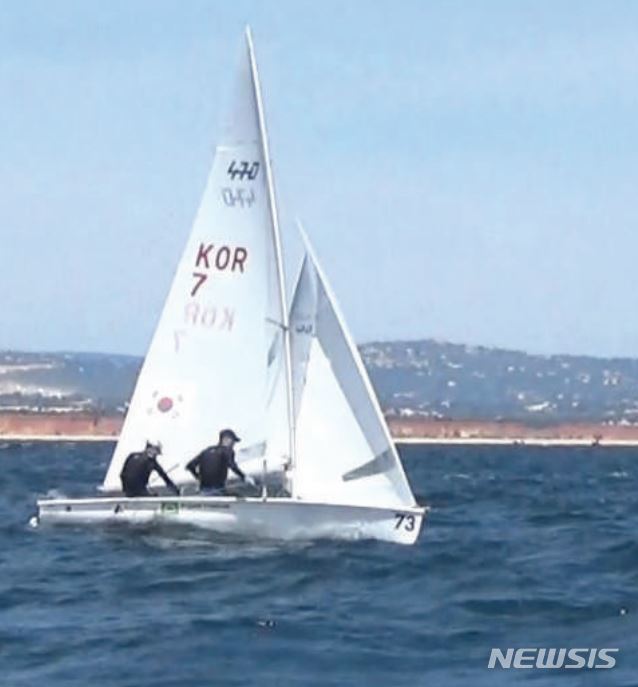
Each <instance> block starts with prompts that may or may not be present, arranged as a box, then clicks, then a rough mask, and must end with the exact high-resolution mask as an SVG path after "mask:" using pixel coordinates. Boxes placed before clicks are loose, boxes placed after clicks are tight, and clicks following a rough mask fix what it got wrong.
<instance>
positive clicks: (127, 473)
mask: <svg viewBox="0 0 638 687" xmlns="http://www.w3.org/2000/svg"><path fill="white" fill-rule="evenodd" d="M152 472H156V473H157V474H158V475H159V476H160V477H161V478H162V479H163V480H164V482H165V484H166V486H167V487H168V488H169V489H170V490H171V491H173V492H174V493H175V494H177V495H179V489H178V488H177V487H176V486H175V484H174V483H173V481H172V480H171V478H170V477H169V476H168V475H167V474H166V473H165V472H164V469H163V468H162V466H161V465H160V464H159V463H158V462H157V458H153V457H151V456H149V455H148V454H147V453H144V452H143V451H142V452H140V453H131V455H130V456H129V457H128V458H127V459H126V461H124V467H123V468H122V472H120V479H121V480H122V491H123V492H124V493H125V494H126V496H150V494H149V492H148V489H147V485H148V480H149V478H150V476H151V473H152Z"/></svg>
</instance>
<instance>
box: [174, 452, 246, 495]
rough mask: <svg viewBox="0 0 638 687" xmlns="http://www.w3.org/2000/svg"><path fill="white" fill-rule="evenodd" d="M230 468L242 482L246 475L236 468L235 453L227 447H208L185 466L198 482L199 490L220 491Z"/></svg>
mask: <svg viewBox="0 0 638 687" xmlns="http://www.w3.org/2000/svg"><path fill="white" fill-rule="evenodd" d="M228 468H230V469H231V470H232V471H233V472H234V473H235V474H236V475H237V477H239V478H240V479H242V480H245V479H246V475H244V473H243V472H242V471H241V470H240V469H239V467H237V463H236V462H235V451H233V449H232V448H230V447H228V446H220V445H217V446H209V447H208V448H205V449H204V450H203V451H202V452H201V453H200V454H199V455H197V456H195V458H193V460H191V461H190V463H188V464H187V465H186V469H187V470H188V471H189V472H191V473H192V474H193V476H194V477H195V478H196V479H198V480H199V486H200V488H201V489H222V488H223V487H224V485H225V484H226V478H227V477H228Z"/></svg>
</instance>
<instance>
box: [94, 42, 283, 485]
mask: <svg viewBox="0 0 638 687" xmlns="http://www.w3.org/2000/svg"><path fill="white" fill-rule="evenodd" d="M283 284H284V278H283V267H282V261H281V249H280V243H279V227H278V221H277V210H276V204H275V196H274V190H273V184H272V177H271V171H270V160H269V155H268V142H267V138H266V132H265V124H264V118H263V110H262V103H261V94H260V88H259V81H258V75H257V69H256V64H255V58H254V53H253V48H252V41H251V38H250V33H249V32H248V31H247V34H246V49H245V52H244V54H243V55H242V59H241V62H240V68H239V74H238V76H237V83H236V92H235V98H234V106H233V107H232V109H231V110H230V113H229V116H228V118H227V120H226V123H225V126H224V128H223V134H222V137H221V140H220V142H219V144H218V145H217V148H216V151H215V158H214V162H213V166H212V170H211V172H210V176H209V178H208V183H207V186H206V189H205V191H204V195H203V198H202V201H201V205H200V207H199V211H198V213H197V216H196V218H195V222H194V225H193V228H192V231H191V234H190V237H189V239H188V242H187V245H186V249H185V251H184V254H183V256H182V258H181V260H180V262H179V264H178V266H177V271H176V274H175V277H174V279H173V283H172V285H171V288H170V292H169V294H168V298H167V300H166V303H165V305H164V309H163V311H162V314H161V317H160V320H159V323H158V325H157V328H156V330H155V333H154V336H153V339H152V342H151V345H150V348H149V350H148V353H147V356H146V359H145V361H144V364H143V366H142V369H141V372H140V375H139V378H138V380H137V385H136V387H135V391H134V393H133V397H132V399H131V404H130V407H129V410H128V414H127V417H126V421H125V423H124V427H123V430H122V434H121V437H120V440H119V442H118V444H117V447H116V449H115V452H114V455H113V459H112V461H111V464H110V466H109V468H108V471H107V474H106V477H105V480H104V484H103V489H104V490H106V491H117V490H119V489H120V486H121V485H120V480H119V473H120V470H121V467H122V464H123V462H124V460H125V458H126V456H127V455H128V454H129V453H130V452H132V451H139V450H141V449H142V448H143V447H144V444H145V442H146V440H147V439H158V440H160V441H161V442H162V445H163V458H162V462H163V465H164V467H165V468H166V469H168V470H169V471H170V472H171V477H172V478H173V479H174V480H175V481H176V482H178V483H179V482H185V481H187V480H188V475H187V474H186V473H185V471H184V469H183V465H184V464H185V462H187V460H188V459H189V458H191V457H192V456H194V455H195V454H196V453H198V452H199V451H200V450H201V449H202V448H204V447H205V446H208V445H210V444H211V443H214V442H215V441H216V439H217V433H218V431H219V430H220V429H221V428H223V427H232V428H233V429H234V430H235V431H236V432H237V433H238V434H239V435H240V437H241V438H242V443H241V446H242V449H243V454H242V452H240V454H239V456H238V458H239V461H241V460H242V455H244V456H245V457H246V458H253V459H255V460H256V461H257V462H258V463H259V465H261V460H262V458H264V457H267V459H268V463H269V466H271V467H273V468H274V467H276V465H277V464H280V465H281V464H283V463H285V462H286V461H288V460H290V457H291V454H292V451H293V442H292V440H291V436H290V433H289V431H288V430H290V428H291V427H292V424H293V423H292V422H291V421H290V416H291V415H292V408H291V391H290V366H289V360H290V358H289V342H288V330H287V324H288V322H287V320H288V316H287V308H286V304H285V295H284V287H283ZM286 399H288V403H286ZM287 405H288V409H287V408H286V406H287ZM282 428H283V429H282ZM284 430H285V431H284Z"/></svg>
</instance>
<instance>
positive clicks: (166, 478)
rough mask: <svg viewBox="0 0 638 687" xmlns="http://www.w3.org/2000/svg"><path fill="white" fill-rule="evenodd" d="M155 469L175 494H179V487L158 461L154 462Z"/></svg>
mask: <svg viewBox="0 0 638 687" xmlns="http://www.w3.org/2000/svg"><path fill="white" fill-rule="evenodd" d="M155 471H156V472H157V474H158V475H159V476H160V477H161V478H162V479H163V480H164V484H166V486H167V487H168V488H169V489H170V490H171V491H172V492H173V493H174V494H175V495H176V496H179V489H178V488H177V485H176V484H175V482H173V480H172V479H171V478H170V477H169V476H168V475H167V474H166V472H165V470H164V468H163V467H162V466H161V465H160V464H159V463H158V462H156V463H155Z"/></svg>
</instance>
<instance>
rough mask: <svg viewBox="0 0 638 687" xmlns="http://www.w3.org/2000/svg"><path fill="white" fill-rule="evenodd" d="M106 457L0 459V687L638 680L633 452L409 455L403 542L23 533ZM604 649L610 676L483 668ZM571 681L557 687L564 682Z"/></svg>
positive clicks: (4, 452) (10, 449)
mask: <svg viewBox="0 0 638 687" xmlns="http://www.w3.org/2000/svg"><path fill="white" fill-rule="evenodd" d="M110 451H111V447H110V446H109V445H108V444H104V445H86V444H84V445H82V444H77V445H73V444H43V445H37V444H31V445H25V444H23V445H9V446H7V445H5V446H3V447H2V449H0V467H1V469H0V685H2V686H3V687H35V686H38V687H39V686H43V687H44V686H46V687H75V686H78V687H79V686H82V687H85V686H94V685H97V686H102V685H105V686H109V687H111V686H112V687H147V686H148V687H190V686H196V685H197V686H200V685H260V686H263V687H269V686H271V685H272V686H277V687H284V686H287V685H304V686H305V685H334V686H339V687H342V686H348V685H362V686H368V685H372V686H376V685H379V686H384V687H386V686H388V687H401V686H403V685H406V686H407V685H409V686H410V687H415V686H420V685H424V686H425V685H428V686H430V685H434V686H444V685H473V686H478V687H480V686H482V685H506V684H520V683H529V684H531V685H538V686H545V685H555V684H572V685H581V684H583V685H589V684H592V685H636V684H638V654H637V649H638V604H637V603H636V593H637V586H638V542H637V533H638V498H637V488H636V487H637V485H638V481H637V478H638V462H637V461H638V454H637V452H636V451H634V450H630V449H608V448H599V447H598V448H594V447H592V448H586V449H575V448H570V449H564V448H551V449H549V448H531V447H445V448H429V447H425V448H423V447H412V448H409V449H405V450H403V451H402V453H403V456H404V461H405V465H406V468H407V471H408V474H409V477H410V480H411V482H412V485H413V487H414V489H415V491H416V492H417V493H418V494H419V496H420V497H421V498H425V499H426V500H427V502H428V503H429V504H430V505H431V506H432V511H431V514H430V516H429V520H428V521H427V524H426V526H425V528H424V530H423V533H422V535H421V539H420V541H419V543H418V544H417V545H416V546H415V547H402V546H397V545H391V544H384V543H379V542H371V541H362V542H352V543H348V542H331V541H321V542H315V543H295V544H284V543H273V542H253V543H247V542H232V541H225V542H217V543H216V542H215V541H214V540H211V538H210V535H208V534H204V533H202V532H197V531H137V530H122V531H120V530H104V529H81V528H78V529H68V528H51V527H40V528H37V529H33V528H30V527H29V526H28V524H27V523H28V520H29V518H30V516H31V515H33V513H34V502H35V500H36V498H37V497H40V496H43V495H45V494H47V492H50V490H52V489H58V490H59V491H60V492H63V493H65V494H67V495H77V494H88V493H91V492H92V491H93V489H94V486H95V485H96V484H97V483H98V482H99V481H100V479H101V477H102V474H103V472H104V470H105V467H106V465H107V462H108V459H109V456H110ZM509 646H512V647H536V646H539V647H588V648H601V647H613V648H615V647H618V648H619V649H620V653H619V654H618V655H617V666H616V667H615V668H613V669H611V670H538V669H531V670H518V671H514V670H502V669H496V670H489V669H488V668H487V662H488V657H489V654H490V649H491V648H492V647H501V648H503V649H504V648H506V647H509ZM564 680H567V682H563V681H564Z"/></svg>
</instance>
